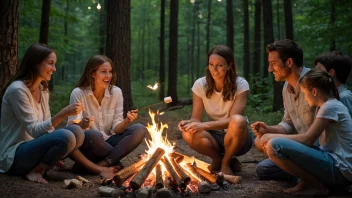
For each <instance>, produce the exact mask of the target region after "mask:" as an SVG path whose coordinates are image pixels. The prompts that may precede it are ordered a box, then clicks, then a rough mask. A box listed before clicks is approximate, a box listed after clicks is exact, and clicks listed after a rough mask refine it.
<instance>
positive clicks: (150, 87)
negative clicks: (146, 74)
mask: <svg viewBox="0 0 352 198" xmlns="http://www.w3.org/2000/svg"><path fill="white" fill-rule="evenodd" d="M147 87H148V88H149V89H151V90H153V91H155V90H157V89H158V83H155V84H154V86H151V85H148V86H147Z"/></svg>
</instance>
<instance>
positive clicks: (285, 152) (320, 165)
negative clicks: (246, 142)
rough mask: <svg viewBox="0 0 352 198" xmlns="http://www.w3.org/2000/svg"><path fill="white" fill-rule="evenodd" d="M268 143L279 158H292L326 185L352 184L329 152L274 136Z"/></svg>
mask: <svg viewBox="0 0 352 198" xmlns="http://www.w3.org/2000/svg"><path fill="white" fill-rule="evenodd" d="M268 143H269V144H270V145H271V147H272V148H273V150H274V153H275V155H276V156H277V157H278V158H280V159H289V160H291V161H292V162H293V163H295V164H296V165H297V166H299V167H301V168H302V169H303V170H305V171H306V172H308V173H309V174H311V175H313V176H314V177H316V178H318V179H319V180H320V181H322V182H324V183H325V184H326V185H328V186H332V185H348V184H350V182H349V181H348V180H347V179H346V178H345V177H344V176H343V175H342V174H341V172H340V171H339V169H338V168H337V167H336V166H335V161H334V159H333V158H332V157H331V156H330V155H329V153H328V152H326V151H324V150H321V149H320V148H318V147H309V146H306V145H304V144H301V143H299V142H296V141H293V140H289V139H286V138H273V139H271V140H270V141H269V142H268Z"/></svg>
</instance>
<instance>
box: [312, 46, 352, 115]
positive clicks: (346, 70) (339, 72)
mask: <svg viewBox="0 0 352 198" xmlns="http://www.w3.org/2000/svg"><path fill="white" fill-rule="evenodd" d="M314 65H315V68H316V69H319V70H322V71H326V72H329V73H330V75H331V76H332V79H334V82H335V85H336V88H337V90H338V92H339V95H340V101H341V102H342V103H343V104H344V105H345V106H346V107H347V109H348V112H349V113H350V115H351V117H352V92H351V91H350V90H348V89H347V84H346V82H347V78H348V76H349V74H350V73H351V68H352V60H351V58H350V57H349V56H347V55H345V54H343V53H342V52H338V51H332V52H325V53H322V54H320V55H319V56H318V57H317V58H316V59H315V61H314Z"/></svg>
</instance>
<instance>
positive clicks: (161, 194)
mask: <svg viewBox="0 0 352 198" xmlns="http://www.w3.org/2000/svg"><path fill="white" fill-rule="evenodd" d="M156 197H157V198H160V197H172V194H171V192H170V190H169V189H167V188H160V189H159V190H157V191H156Z"/></svg>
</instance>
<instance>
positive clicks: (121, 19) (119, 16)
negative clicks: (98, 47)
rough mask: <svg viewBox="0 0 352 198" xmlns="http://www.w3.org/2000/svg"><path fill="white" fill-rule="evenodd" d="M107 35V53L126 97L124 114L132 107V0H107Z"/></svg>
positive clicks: (119, 85)
mask: <svg viewBox="0 0 352 198" xmlns="http://www.w3.org/2000/svg"><path fill="white" fill-rule="evenodd" d="M105 3H106V8H107V35H106V54H107V56H108V57H110V58H111V60H112V62H113V63H114V65H115V68H116V73H117V75H118V77H117V81H116V85H117V86H118V87H120V88H121V90H122V93H123V98H124V105H123V107H124V115H126V112H127V111H129V110H130V109H132V107H133V102H132V95H131V76H130V75H131V74H130V70H131V58H130V57H131V27H130V24H131V20H130V19H131V15H130V14H131V1H130V0H119V1H114V0H106V2H105Z"/></svg>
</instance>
